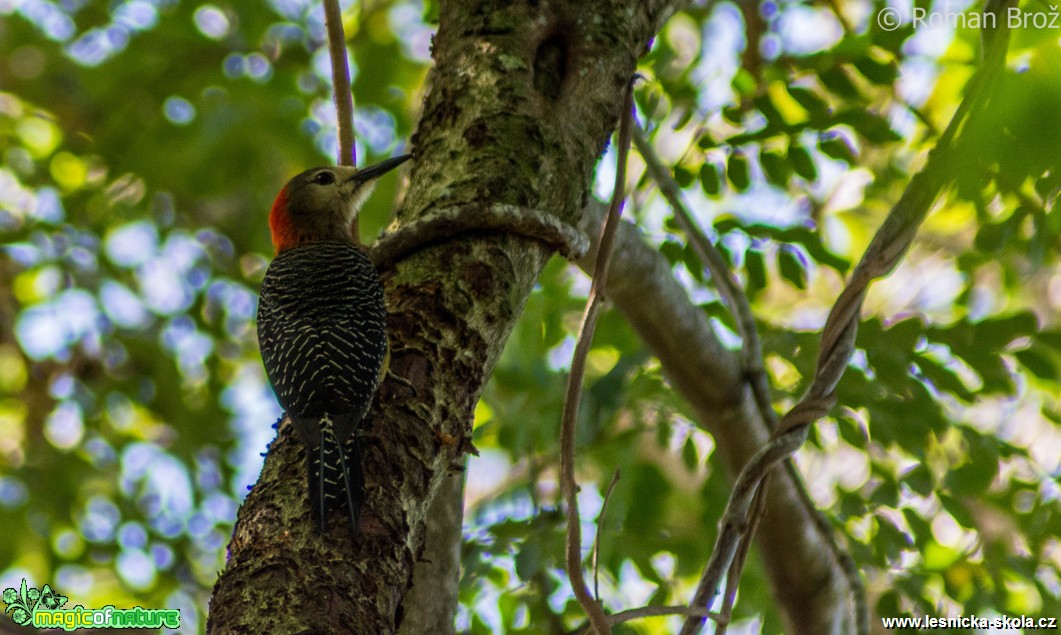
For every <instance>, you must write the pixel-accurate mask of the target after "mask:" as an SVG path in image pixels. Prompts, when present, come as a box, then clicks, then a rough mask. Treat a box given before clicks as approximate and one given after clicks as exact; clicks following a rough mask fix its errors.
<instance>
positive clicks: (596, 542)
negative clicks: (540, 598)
mask: <svg viewBox="0 0 1061 635" xmlns="http://www.w3.org/2000/svg"><path fill="white" fill-rule="evenodd" d="M620 474H622V468H620V467H616V468H615V474H613V475H612V482H611V483H609V484H608V490H607V491H606V492H604V502H602V503H601V505H600V513H599V514H597V535H596V536H594V538H593V597H594V598H595V599H596V600H597V601H598V602H600V580H599V575H598V574H599V569H598V565H599V564H600V537H601V534H602V533H603V532H602V531H601V528H602V527H603V526H604V510H605V509H607V508H608V501H609V500H610V499H611V497H612V492H613V491H614V490H615V484H616V483H618V482H619V476H620Z"/></svg>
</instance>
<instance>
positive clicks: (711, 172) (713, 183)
mask: <svg viewBox="0 0 1061 635" xmlns="http://www.w3.org/2000/svg"><path fill="white" fill-rule="evenodd" d="M700 185H702V186H703V188H704V192H705V193H706V194H708V195H710V196H715V195H717V194H718V193H719V190H721V188H722V179H721V178H720V177H719V175H718V168H717V167H715V165H714V164H713V163H709V162H707V161H704V164H703V165H702V166H700Z"/></svg>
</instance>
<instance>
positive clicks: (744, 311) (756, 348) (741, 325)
mask: <svg viewBox="0 0 1061 635" xmlns="http://www.w3.org/2000/svg"><path fill="white" fill-rule="evenodd" d="M634 144H635V145H636V146H637V151H638V152H640V153H641V156H642V158H644V160H645V165H647V166H648V172H649V174H651V175H652V179H653V180H654V181H655V182H656V185H657V186H659V191H660V194H662V195H663V197H664V198H665V199H667V202H668V203H670V206H671V209H673V210H674V219H675V220H676V221H677V222H678V225H679V226H680V227H681V228H682V230H683V231H684V232H685V234H686V236H687V237H688V238H689V244H691V245H692V247H693V251H694V252H696V255H697V257H698V258H699V259H700V262H701V263H702V264H703V265H704V268H705V269H707V272H708V274H709V275H710V276H711V279H712V280H714V282H715V288H716V289H717V290H718V294H719V296H721V298H722V302H724V303H725V305H726V308H728V309H729V311H730V314H732V315H733V319H734V321H735V322H736V323H737V333H738V334H739V335H740V338H741V366H742V368H743V371H744V374H745V377H747V379H748V382H749V384H750V385H751V388H752V394H753V395H754V396H755V404H756V407H757V408H758V409H759V415H760V416H761V417H762V418H763V421H765V422H766V423H767V425H768V426H769V427H770V429H773V427H774V424H775V422H776V421H777V415H775V414H774V409H773V406H772V405H771V403H770V386H769V383H768V382H767V379H766V370H765V368H764V367H763V347H762V344H761V343H760V341H759V330H758V328H757V327H756V326H755V316H754V315H753V314H752V309H751V305H750V304H749V303H748V298H747V296H745V295H744V291H743V290H742V289H741V287H740V283H739V282H738V281H737V278H736V276H734V275H733V272H732V271H730V269H729V265H728V264H726V259H725V258H724V257H723V256H722V253H721V252H719V250H718V249H717V248H716V247H715V245H714V244H712V242H711V241H710V240H709V239H708V238H707V236H705V235H704V233H703V232H702V231H701V230H700V226H699V225H698V224H697V223H696V219H694V218H693V216H692V214H690V213H689V210H688V209H687V208H686V207H685V203H684V202H683V201H682V195H681V188H680V187H679V186H678V183H677V182H676V181H675V180H674V177H672V176H671V173H670V170H669V169H668V168H667V167H666V166H665V165H664V164H663V162H662V161H660V159H659V156H657V155H656V150H655V148H653V147H652V144H651V143H650V142H649V140H648V137H647V136H645V132H644V130H642V129H641V128H640V127H635V128H634Z"/></svg>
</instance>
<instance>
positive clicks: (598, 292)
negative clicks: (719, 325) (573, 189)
mask: <svg viewBox="0 0 1061 635" xmlns="http://www.w3.org/2000/svg"><path fill="white" fill-rule="evenodd" d="M632 84H633V82H632V81H631V83H630V85H627V87H626V93H625V95H624V96H623V110H622V115H621V119H620V122H619V143H618V146H617V148H616V149H617V156H616V158H615V188H614V190H613V191H612V202H611V206H610V207H609V208H608V216H607V218H606V219H605V221H604V226H603V227H602V228H601V238H600V243H599V244H600V247H599V248H598V250H597V262H596V265H595V266H594V268H593V282H592V283H591V284H590V290H589V299H588V300H587V301H586V310H585V313H583V315H582V326H581V327H580V328H579V334H578V342H577V344H575V353H574V356H573V357H572V359H571V374H570V375H569V377H568V382H567V395H566V396H565V398H564V414H563V419H562V421H561V425H560V487H561V489H562V490H563V493H564V500H565V502H566V503H567V549H566V561H567V577H568V579H569V580H570V581H571V588H572V590H573V591H574V594H575V598H577V599H578V602H579V604H581V605H582V609H583V610H584V611H586V614H587V615H588V616H589V621H590V624H591V625H592V628H593V630H595V631H596V633H597V635H605V634H610V633H611V626H610V625H609V623H608V618H607V616H606V615H605V614H604V610H603V608H602V607H601V605H600V603H599V602H597V601H596V600H594V599H593V597H592V596H590V594H589V589H587V588H586V580H585V577H584V576H583V574H582V531H581V526H580V524H581V521H580V519H579V515H578V484H577V483H575V427H576V425H577V419H578V406H579V402H580V400H581V397H582V379H583V375H585V371H586V356H587V355H588V354H589V348H590V345H591V344H592V341H593V330H594V328H595V327H596V324H597V314H598V313H599V312H600V305H601V300H602V296H603V293H604V285H605V282H606V281H607V279H608V266H609V264H610V263H611V254H612V248H613V247H614V246H615V231H616V229H618V226H619V218H620V216H621V215H622V211H623V199H624V198H625V189H626V188H625V185H626V155H627V153H628V151H629V148H630V129H631V127H632V124H633V118H634V116H633V109H634V98H633V87H632Z"/></svg>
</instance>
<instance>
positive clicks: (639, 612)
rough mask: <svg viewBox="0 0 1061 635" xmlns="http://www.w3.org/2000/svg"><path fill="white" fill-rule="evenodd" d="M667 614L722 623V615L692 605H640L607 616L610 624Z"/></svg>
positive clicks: (588, 631) (587, 630) (587, 631)
mask: <svg viewBox="0 0 1061 635" xmlns="http://www.w3.org/2000/svg"><path fill="white" fill-rule="evenodd" d="M668 615H686V616H689V617H706V618H710V619H712V620H714V621H715V622H718V623H722V620H723V618H722V616H721V615H719V614H718V613H715V612H714V611H708V610H707V609H703V608H698V607H693V606H642V607H641V608H636V609H627V610H625V611H619V612H618V613H612V614H611V615H609V616H608V623H609V624H611V625H612V626H615V625H617V624H623V623H625V622H630V621H633V620H640V619H644V618H646V617H666V616H668ZM591 628H593V627H592V626H591V627H590V628H587V629H586V630H585V631H583V633H585V634H586V635H589V634H590V633H592V631H591V630H590V629H591Z"/></svg>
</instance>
